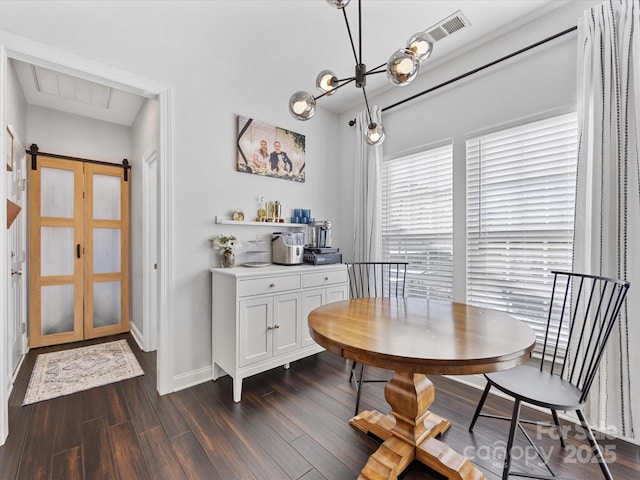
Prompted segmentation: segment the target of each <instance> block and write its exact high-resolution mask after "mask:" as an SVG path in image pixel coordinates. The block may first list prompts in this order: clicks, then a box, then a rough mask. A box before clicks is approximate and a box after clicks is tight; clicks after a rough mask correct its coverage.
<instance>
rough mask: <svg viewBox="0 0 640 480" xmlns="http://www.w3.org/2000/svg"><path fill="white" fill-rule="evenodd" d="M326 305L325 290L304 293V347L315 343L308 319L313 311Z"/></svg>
mask: <svg viewBox="0 0 640 480" xmlns="http://www.w3.org/2000/svg"><path fill="white" fill-rule="evenodd" d="M324 304H325V289H324V288H318V289H315V290H306V291H304V292H302V319H301V320H302V321H301V323H302V327H301V330H302V332H303V333H302V346H303V347H306V346H308V345H314V344H315V342H314V340H313V338H311V334H310V333H309V322H308V317H309V313H310V312H311V310H313V309H314V308H318V307H320V306H322V305H324Z"/></svg>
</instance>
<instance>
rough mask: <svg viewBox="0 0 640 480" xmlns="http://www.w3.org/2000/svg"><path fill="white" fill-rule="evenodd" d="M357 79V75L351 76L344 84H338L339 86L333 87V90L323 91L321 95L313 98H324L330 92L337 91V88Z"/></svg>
mask: <svg viewBox="0 0 640 480" xmlns="http://www.w3.org/2000/svg"><path fill="white" fill-rule="evenodd" d="M355 79H356V77H351V78H349V79H346V80H345V82H344V83H342V84H340V85H338V86H337V87H335V88H332V89H331V90H329V91H328V92H324V93H321V94H320V95H318V96H317V97H313V99H314V100H318V99H319V98H322V97H324V96H325V95H329V93H331V92H335V91H336V90H338V89H339V88H342V87H344V86H345V85H348V84H350V83H351V82H353V81H355Z"/></svg>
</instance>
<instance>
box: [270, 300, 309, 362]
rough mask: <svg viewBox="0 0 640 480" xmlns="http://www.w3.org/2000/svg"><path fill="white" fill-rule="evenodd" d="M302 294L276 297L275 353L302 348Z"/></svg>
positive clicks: (274, 315) (274, 312) (274, 307)
mask: <svg viewBox="0 0 640 480" xmlns="http://www.w3.org/2000/svg"><path fill="white" fill-rule="evenodd" d="M300 313H301V311H300V294H299V293H289V294H286V295H279V296H277V297H274V303H273V329H272V332H273V354H274V355H280V354H283V353H287V352H292V351H295V350H298V349H299V348H300V342H301V339H302V334H301V329H300V323H301V322H300Z"/></svg>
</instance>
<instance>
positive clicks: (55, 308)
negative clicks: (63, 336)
mask: <svg viewBox="0 0 640 480" xmlns="http://www.w3.org/2000/svg"><path fill="white" fill-rule="evenodd" d="M40 295H41V312H40V329H41V335H51V334H53V333H68V332H73V285H50V286H43V287H42V289H41V290H40Z"/></svg>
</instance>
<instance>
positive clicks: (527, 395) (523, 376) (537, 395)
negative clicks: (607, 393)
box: [485, 363, 582, 410]
mask: <svg viewBox="0 0 640 480" xmlns="http://www.w3.org/2000/svg"><path fill="white" fill-rule="evenodd" d="M485 378H486V379H487V380H488V381H489V383H491V385H493V386H494V387H496V388H497V389H498V390H501V391H503V392H504V393H506V394H509V395H511V396H512V397H520V398H521V399H522V400H523V401H525V402H528V403H531V404H533V405H537V406H539V407H544V408H552V409H554V410H575V409H576V408H580V407H581V406H582V403H581V402H580V397H581V396H582V391H580V389H578V388H576V387H575V386H574V385H572V384H570V383H569V382H567V381H566V380H563V379H562V378H560V377H559V376H558V375H552V374H551V373H549V372H547V371H542V372H541V371H540V367H539V366H537V365H533V364H528V363H527V364H524V365H521V366H519V367H516V368H511V369H509V370H503V371H501V372H494V373H487V374H486V375H485Z"/></svg>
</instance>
